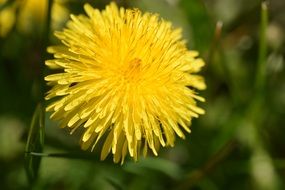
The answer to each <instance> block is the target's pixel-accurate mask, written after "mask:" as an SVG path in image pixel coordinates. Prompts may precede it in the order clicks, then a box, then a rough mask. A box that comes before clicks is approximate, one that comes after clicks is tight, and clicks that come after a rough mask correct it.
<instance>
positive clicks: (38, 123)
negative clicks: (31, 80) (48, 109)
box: [25, 104, 45, 183]
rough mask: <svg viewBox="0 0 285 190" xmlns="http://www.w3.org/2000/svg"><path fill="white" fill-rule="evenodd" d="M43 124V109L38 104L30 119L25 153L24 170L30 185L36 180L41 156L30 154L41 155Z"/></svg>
mask: <svg viewBox="0 0 285 190" xmlns="http://www.w3.org/2000/svg"><path fill="white" fill-rule="evenodd" d="M44 124H45V117H44V108H43V106H42V105H41V104H38V106H37V108H36V110H35V112H34V115H33V118H32V122H31V126H30V130H29V134H28V139H27V144H26V153H25V168H26V172H27V176H28V179H29V182H30V183H33V182H35V180H36V179H37V176H38V171H39V166H40V162H41V156H34V155H32V154H30V153H31V152H37V153H41V152H42V151H43V146H44V137H45V130H44V129H45V126H44Z"/></svg>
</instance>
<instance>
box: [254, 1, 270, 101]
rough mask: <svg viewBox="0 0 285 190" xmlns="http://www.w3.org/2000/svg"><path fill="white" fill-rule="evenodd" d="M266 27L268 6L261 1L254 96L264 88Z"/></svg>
mask: <svg viewBox="0 0 285 190" xmlns="http://www.w3.org/2000/svg"><path fill="white" fill-rule="evenodd" d="M267 25H268V6H267V2H266V1H263V2H262V4H261V20H260V34H259V51H258V62H257V73H256V78H255V90H256V95H259V94H260V93H263V92H264V88H265V80H266V57H267V42H266V29H267Z"/></svg>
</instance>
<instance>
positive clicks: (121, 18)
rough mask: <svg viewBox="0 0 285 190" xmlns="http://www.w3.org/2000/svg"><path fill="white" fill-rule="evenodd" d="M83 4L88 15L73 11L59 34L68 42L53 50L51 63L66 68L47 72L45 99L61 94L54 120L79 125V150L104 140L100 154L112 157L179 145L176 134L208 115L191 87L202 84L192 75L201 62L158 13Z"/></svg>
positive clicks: (135, 156) (53, 107) (54, 106)
mask: <svg viewBox="0 0 285 190" xmlns="http://www.w3.org/2000/svg"><path fill="white" fill-rule="evenodd" d="M84 9H85V11H86V13H87V15H88V17H87V16H83V15H79V16H74V15H71V21H70V22H69V23H68V24H67V28H66V29H64V30H63V31H62V32H56V33H55V35H56V36H57V37H58V38H59V39H60V40H61V42H62V44H63V45H60V46H53V47H49V48H48V51H49V52H50V53H53V54H54V57H55V59H53V60H47V61H46V65H47V66H48V67H50V68H51V69H61V70H63V71H62V72H61V73H57V74H52V75H49V76H47V77H45V80H46V81H48V85H50V86H52V89H51V90H50V91H49V92H48V95H47V96H46V99H51V98H54V97H57V98H55V100H54V101H53V103H51V104H50V105H49V106H48V107H47V111H51V112H53V113H52V115H51V118H52V119H54V120H59V121H60V122H61V126H62V127H68V128H70V130H71V133H73V132H74V131H75V130H76V129H79V128H80V129H81V130H82V131H83V134H82V138H81V146H82V149H88V148H90V147H91V149H92V150H93V149H94V147H95V146H96V145H97V144H98V142H100V141H103V145H102V146H103V147H102V151H101V159H105V158H106V156H107V155H108V154H109V153H110V152H112V154H113V156H114V162H119V161H121V162H122V163H123V161H124V159H125V156H126V155H127V153H129V155H130V156H131V157H133V159H134V160H137V159H138V157H139V155H140V154H141V153H143V155H144V156H145V155H146V154H147V151H148V150H149V149H150V150H151V151H152V152H153V153H154V154H155V155H157V152H158V149H159V147H160V145H162V146H163V147H165V146H174V141H175V136H176V135H178V136H179V137H181V138H185V136H184V134H183V131H182V130H183V129H184V130H185V131H187V132H190V129H189V126H190V123H191V118H192V117H198V114H203V113H204V111H203V110H202V109H201V108H198V107H197V106H196V99H197V100H200V101H204V99H203V98H202V97H200V96H198V95H196V93H195V91H194V88H197V89H204V88H205V84H204V81H203V78H202V77H201V76H198V75H195V74H194V73H196V72H198V71H199V70H200V68H201V67H202V66H203V65H204V62H203V61H202V60H201V59H198V58H196V56H197V55H198V53H197V52H195V51H189V50H187V48H186V46H185V42H184V41H183V40H181V30H180V29H175V30H174V29H173V28H172V25H171V23H170V22H166V21H164V20H161V19H159V17H158V15H154V14H150V13H144V14H142V13H141V12H140V11H139V10H137V9H124V8H118V7H117V6H116V4H115V3H111V4H110V5H108V6H107V7H106V9H105V10H103V11H101V12H100V11H99V10H98V9H93V8H92V7H91V6H90V5H88V4H86V5H85V6H84Z"/></svg>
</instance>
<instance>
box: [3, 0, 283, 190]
mask: <svg viewBox="0 0 285 190" xmlns="http://www.w3.org/2000/svg"><path fill="white" fill-rule="evenodd" d="M86 2H88V3H90V4H91V5H92V6H93V7H98V8H100V9H103V8H104V7H105V5H106V4H108V3H109V2H110V1H109V0H54V1H53V2H52V1H48V0H0V87H1V88H0V189H3V190H6V189H31V188H34V189H52V190H54V189H63V190H64V189H66V190H75V189H99V190H101V189H103V190H104V189H110V190H112V189H138V190H140V189H153V190H156V189H158V190H160V189H197V190H200V189H201V190H217V189H238V190H240V189H262V190H263V189H264V190H271V189H272V190H274V189H285V109H284V108H285V72H284V55H285V45H284V38H285V36H284V32H285V1H284V0H269V1H266V2H263V4H262V1H259V0H251V1H248V0H238V1H237V0H128V1H127V0H120V1H117V3H118V4H119V5H121V6H125V7H138V8H140V9H141V10H143V11H149V12H153V13H159V14H160V15H161V17H163V18H164V19H167V20H170V21H172V22H173V24H174V26H176V27H182V28H183V32H184V33H183V34H184V38H185V39H187V41H188V46H189V48H190V49H195V50H198V51H199V52H200V56H201V57H202V58H203V59H204V60H205V61H206V66H205V67H204V69H203V71H202V75H204V76H205V78H206V83H207V90H205V91H203V92H200V94H201V95H202V96H203V97H205V98H206V100H207V101H206V103H199V106H201V107H203V108H204V109H205V110H206V115H204V116H201V117H200V118H199V119H194V120H193V124H192V133H191V134H188V135H187V138H186V140H180V139H177V140H176V146H175V147H174V148H166V149H161V150H160V154H159V156H158V157H152V156H151V155H150V156H149V157H147V158H146V159H141V160H140V161H139V162H137V163H135V162H133V161H132V160H127V161H126V163H125V164H124V165H122V166H121V165H116V164H113V163H112V161H111V157H109V159H107V160H106V161H103V162H101V161H99V153H98V152H96V151H95V152H94V153H87V152H82V151H80V148H79V145H78V137H76V135H74V136H69V135H68V133H66V131H65V130H63V129H59V128H58V127H57V123H54V122H52V121H50V120H49V117H48V114H44V115H42V114H41V113H42V112H41V111H37V112H36V115H35V116H34V122H33V123H34V124H33V125H32V127H33V128H32V129H33V131H32V133H30V139H29V140H30V141H29V142H30V143H32V146H30V147H28V149H29V148H31V149H29V150H35V152H36V151H41V148H42V147H41V145H43V144H39V145H40V146H39V145H37V144H33V143H43V142H42V141H41V140H42V136H39V134H40V135H43V134H44V137H45V142H44V146H43V148H44V149H43V155H36V156H32V155H30V154H26V162H25V159H24V157H25V146H26V142H27V138H28V136H29V128H30V124H31V121H32V116H33V113H34V111H35V109H36V106H37V104H38V102H39V101H41V100H42V97H43V92H45V91H46V90H47V87H46V86H44V82H43V76H45V75H46V74H47V72H48V71H46V68H45V67H44V60H45V59H48V58H50V55H48V54H47V53H46V47H47V46H48V45H52V44H56V43H58V42H57V40H56V39H55V38H54V36H53V35H52V34H53V31H54V30H60V29H62V28H63V27H64V24H65V22H66V21H67V20H68V17H69V16H68V15H69V13H74V14H80V13H83V4H84V3H86ZM51 4H52V6H49V5H51ZM48 7H50V9H49V8H48ZM49 10H50V11H49ZM49 23H50V24H49ZM44 116H45V118H46V119H45V121H44V122H43V121H42V125H41V127H43V126H44V124H45V130H44V131H43V130H42V131H37V130H38V129H39V128H38V127H39V123H40V122H39V118H43V117H44ZM26 150H27V148H26ZM40 160H41V164H40V167H39V170H38V178H37V179H36V178H35V177H36V176H37V175H36V174H37V172H36V169H37V166H38V163H39V161H40ZM25 166H26V167H28V168H29V167H30V166H32V168H29V170H28V171H30V172H35V173H33V174H31V173H29V175H27V173H26V172H25ZM28 176H30V178H28ZM29 179H30V182H32V183H30V182H29Z"/></svg>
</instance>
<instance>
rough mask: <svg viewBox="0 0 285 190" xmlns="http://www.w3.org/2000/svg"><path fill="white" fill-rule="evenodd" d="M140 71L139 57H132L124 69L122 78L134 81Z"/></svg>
mask: <svg viewBox="0 0 285 190" xmlns="http://www.w3.org/2000/svg"><path fill="white" fill-rule="evenodd" d="M140 72H141V59H138V58H134V59H132V60H131V61H130V62H128V66H127V68H126V69H125V71H124V78H125V79H126V80H127V81H128V82H130V81H136V80H137V79H138V77H139V74H140Z"/></svg>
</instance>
